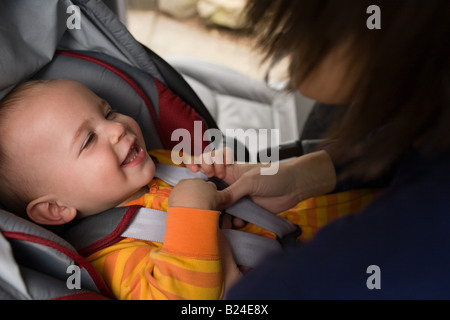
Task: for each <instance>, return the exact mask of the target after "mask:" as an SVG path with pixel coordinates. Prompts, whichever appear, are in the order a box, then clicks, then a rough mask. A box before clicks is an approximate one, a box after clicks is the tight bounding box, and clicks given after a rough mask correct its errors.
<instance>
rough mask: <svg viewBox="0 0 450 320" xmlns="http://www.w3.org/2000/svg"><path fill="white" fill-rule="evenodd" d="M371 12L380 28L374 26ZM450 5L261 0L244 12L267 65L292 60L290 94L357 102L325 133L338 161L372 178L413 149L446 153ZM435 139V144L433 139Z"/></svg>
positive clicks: (435, 0) (412, 0)
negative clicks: (372, 10)
mask: <svg viewBox="0 0 450 320" xmlns="http://www.w3.org/2000/svg"><path fill="white" fill-rule="evenodd" d="M370 5H377V6H378V7H379V8H380V12H381V15H380V22H381V29H373V30H371V29H369V28H368V27H367V19H369V17H370V16H371V14H372V13H367V8H368V7H369V6H370ZM449 12H450V2H448V1H445V0H430V1H425V2H424V1H416V0H403V1H402V0H398V1H393V0H379V1H365V0H361V1H352V0H340V1H336V0H255V1H249V3H248V7H247V15H248V21H249V24H250V25H254V26H255V32H256V34H257V37H258V44H259V46H260V48H262V49H263V51H264V52H265V53H266V58H269V59H270V58H272V57H278V56H282V55H288V56H289V57H290V59H291V67H290V71H291V79H292V88H293V89H294V88H295V89H298V90H299V91H300V92H301V93H303V94H304V95H306V96H309V97H310V98H312V99H315V100H317V101H320V102H324V103H327V104H344V103H345V104H352V106H351V108H350V109H349V111H348V112H347V114H346V115H345V116H344V117H343V118H342V119H340V121H339V122H338V123H336V127H334V128H333V130H332V131H331V132H330V134H329V135H328V138H329V140H333V141H335V143H333V144H332V145H330V146H329V147H328V148H329V151H330V153H331V155H332V156H333V157H334V158H335V160H336V161H337V162H338V163H352V162H353V161H354V160H355V159H360V158H361V160H358V161H356V162H354V163H353V164H352V166H349V168H350V170H351V171H350V174H354V175H358V176H360V177H367V178H372V177H375V176H377V175H378V174H380V173H381V172H382V171H384V170H387V169H388V168H389V167H390V166H391V165H392V164H393V163H395V162H396V161H397V160H398V159H399V158H400V157H401V156H402V155H404V154H405V153H406V152H407V151H408V150H409V149H410V148H411V147H417V148H421V149H422V150H423V151H424V152H429V153H433V152H439V151H442V150H448V149H450V137H449V136H448V134H445V131H446V130H447V129H446V127H447V126H448V125H449V109H450V93H449V90H450V89H449V85H450V80H449V79H450V64H449V63H448V57H449V56H450V44H449V39H450V24H448V21H447V19H448V13H449ZM437 139H438V140H437Z"/></svg>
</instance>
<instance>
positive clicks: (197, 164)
mask: <svg viewBox="0 0 450 320" xmlns="http://www.w3.org/2000/svg"><path fill="white" fill-rule="evenodd" d="M190 160H191V161H190V162H191V163H190V164H186V167H187V168H188V169H189V170H191V171H192V172H197V171H199V170H200V171H202V172H203V173H204V174H205V175H206V176H208V177H209V178H211V177H213V176H216V177H217V178H219V179H223V178H225V176H226V172H225V167H226V166H228V165H230V164H232V163H233V162H234V158H233V150H232V149H230V148H223V149H221V150H213V151H212V152H206V153H203V154H202V155H201V156H196V157H191V159H190Z"/></svg>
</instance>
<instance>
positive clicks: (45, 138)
mask: <svg viewBox="0 0 450 320" xmlns="http://www.w3.org/2000/svg"><path fill="white" fill-rule="evenodd" d="M39 90H40V91H39V93H38V94H37V95H33V97H32V99H29V98H25V99H26V100H25V101H24V102H23V105H24V107H20V109H19V110H18V111H17V112H16V111H14V112H13V115H12V116H11V119H10V121H9V122H8V128H7V135H8V137H7V138H6V141H7V145H6V147H7V150H5V151H6V152H8V154H10V155H13V156H11V158H12V159H14V165H16V166H18V167H16V168H15V169H16V170H21V172H22V173H23V174H24V176H25V177H28V178H29V179H30V181H38V182H39V187H38V190H34V192H37V194H35V195H33V196H34V197H39V196H42V195H44V194H49V193H50V194H53V195H55V197H56V198H58V199H60V200H61V201H64V203H66V204H69V205H72V206H73V207H75V208H76V209H77V210H78V212H79V215H81V216H87V215H91V214H95V213H98V212H101V211H103V210H106V209H109V208H111V207H115V206H117V205H119V204H120V203H122V202H123V201H125V200H126V199H128V198H129V197H130V196H131V195H132V194H134V193H135V192H137V191H138V190H139V189H141V188H142V187H143V186H145V185H146V184H147V183H148V182H149V181H150V180H151V179H152V178H153V176H154V172H155V165H154V163H153V161H152V159H151V158H150V157H149V155H148V153H147V151H146V146H145V142H144V138H143V136H142V132H141V130H140V128H139V125H138V124H137V123H136V121H135V120H133V119H132V118H130V117H128V116H125V115H122V114H119V113H116V112H114V111H113V110H112V109H111V107H110V106H109V104H108V103H107V102H106V101H104V100H102V99H101V98H99V97H98V96H96V95H95V94H94V93H93V92H92V91H90V90H89V89H88V88H87V87H85V86H84V85H82V84H80V83H78V82H74V81H69V80H58V82H57V83H52V84H50V85H48V86H42V88H39Z"/></svg>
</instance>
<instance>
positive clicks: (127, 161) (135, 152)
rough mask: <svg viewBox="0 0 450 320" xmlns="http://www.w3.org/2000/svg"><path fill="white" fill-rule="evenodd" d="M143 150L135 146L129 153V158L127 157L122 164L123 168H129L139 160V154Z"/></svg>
mask: <svg viewBox="0 0 450 320" xmlns="http://www.w3.org/2000/svg"><path fill="white" fill-rule="evenodd" d="M141 150H142V148H141V147H139V146H138V145H137V144H133V145H132V146H131V148H130V150H129V151H128V154H127V156H126V157H125V160H124V161H123V162H122V164H121V166H127V165H129V164H130V163H132V162H133V161H135V160H136V159H137V157H138V156H139V153H140V152H141Z"/></svg>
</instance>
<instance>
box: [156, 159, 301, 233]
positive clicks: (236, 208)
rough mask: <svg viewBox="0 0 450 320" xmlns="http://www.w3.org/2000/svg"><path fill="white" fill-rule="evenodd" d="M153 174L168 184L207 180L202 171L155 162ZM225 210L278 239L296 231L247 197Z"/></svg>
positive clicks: (287, 222)
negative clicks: (270, 232)
mask: <svg viewBox="0 0 450 320" xmlns="http://www.w3.org/2000/svg"><path fill="white" fill-rule="evenodd" d="M155 176H157V177H158V178H160V179H161V180H163V181H165V182H167V183H168V184H170V185H172V186H175V185H176V184H177V183H178V182H180V181H181V180H183V179H193V178H199V179H202V180H205V181H207V180H208V177H207V176H206V175H205V174H203V173H202V172H200V171H199V172H192V171H190V170H189V169H187V168H185V167H177V166H172V165H167V164H157V166H156V173H155ZM226 212H227V213H229V214H231V215H233V216H235V217H237V218H241V219H242V220H245V221H247V222H250V223H253V224H255V225H257V226H260V227H261V228H264V229H266V230H269V231H272V232H273V233H275V234H276V235H277V237H278V238H279V239H283V238H284V237H285V236H288V235H290V234H292V233H293V232H296V231H298V226H296V225H294V224H293V223H291V222H290V221H288V220H286V219H283V218H281V217H279V216H277V215H275V214H273V213H271V212H269V211H267V210H265V209H264V208H262V207H260V206H258V205H256V204H255V203H253V202H252V201H250V200H249V199H247V198H242V199H240V200H239V201H238V202H236V203H235V204H234V205H232V206H231V207H229V208H228V209H226Z"/></svg>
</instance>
